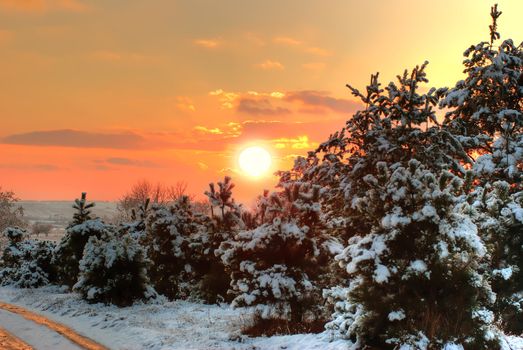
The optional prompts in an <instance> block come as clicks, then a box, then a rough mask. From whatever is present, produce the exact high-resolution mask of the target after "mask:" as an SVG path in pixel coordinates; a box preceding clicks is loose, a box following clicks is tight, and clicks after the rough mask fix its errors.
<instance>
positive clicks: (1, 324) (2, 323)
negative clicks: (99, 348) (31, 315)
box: [0, 309, 83, 350]
mask: <svg viewBox="0 0 523 350" xmlns="http://www.w3.org/2000/svg"><path fill="white" fill-rule="evenodd" d="M0 328H3V329H5V330H6V331H8V332H9V333H11V334H14V335H16V337H17V338H20V339H21V340H22V341H24V342H25V343H27V344H29V345H31V346H33V347H34V348H35V349H38V350H82V349H83V348H82V347H79V346H77V345H76V344H74V343H73V342H71V341H70V340H69V339H67V338H65V337H63V336H62V335H60V334H58V333H56V332H54V331H52V330H50V329H49V328H47V327H45V326H41V325H39V324H37V323H35V322H33V321H29V320H26V319H25V318H23V317H22V316H20V315H17V314H14V313H11V312H9V311H5V310H2V309H0Z"/></svg>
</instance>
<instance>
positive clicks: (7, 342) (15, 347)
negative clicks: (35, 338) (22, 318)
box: [0, 328, 33, 350]
mask: <svg viewBox="0 0 523 350" xmlns="http://www.w3.org/2000/svg"><path fill="white" fill-rule="evenodd" d="M0 349H8V350H32V349H33V348H32V347H31V346H30V345H29V344H27V343H25V342H23V341H22V340H20V339H18V338H17V337H15V336H14V335H12V334H11V333H9V332H8V331H6V330H5V329H2V328H0Z"/></svg>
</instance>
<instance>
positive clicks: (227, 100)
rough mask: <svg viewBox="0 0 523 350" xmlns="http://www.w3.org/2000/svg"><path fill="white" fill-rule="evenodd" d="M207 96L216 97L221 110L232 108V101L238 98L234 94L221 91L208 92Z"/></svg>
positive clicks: (237, 95)
mask: <svg viewBox="0 0 523 350" xmlns="http://www.w3.org/2000/svg"><path fill="white" fill-rule="evenodd" d="M209 95H211V96H218V99H219V101H220V102H221V105H222V108H223V109H232V108H234V101H236V99H237V98H238V97H240V95H239V94H237V93H235V92H227V91H223V90H222V89H218V90H214V91H211V92H209Z"/></svg>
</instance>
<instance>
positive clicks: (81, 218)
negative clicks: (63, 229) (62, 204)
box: [69, 192, 96, 227]
mask: <svg viewBox="0 0 523 350" xmlns="http://www.w3.org/2000/svg"><path fill="white" fill-rule="evenodd" d="M95 205H96V204H95V203H88V202H87V193H86V192H82V196H81V197H80V198H76V199H75V200H74V204H73V209H75V212H74V214H73V221H72V222H71V223H70V224H69V227H71V226H74V225H79V224H83V223H84V222H86V221H87V220H91V219H93V217H92V215H91V209H92V208H93V207H94V206H95Z"/></svg>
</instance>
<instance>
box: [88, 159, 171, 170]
mask: <svg viewBox="0 0 523 350" xmlns="http://www.w3.org/2000/svg"><path fill="white" fill-rule="evenodd" d="M94 162H95V163H96V164H97V165H98V166H100V165H101V166H102V167H104V166H105V167H106V168H109V165H113V166H126V167H137V168H159V167H161V166H160V165H159V164H157V163H154V162H151V161H149V160H139V159H131V158H124V157H111V158H107V159H103V160H95V161H94Z"/></svg>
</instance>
